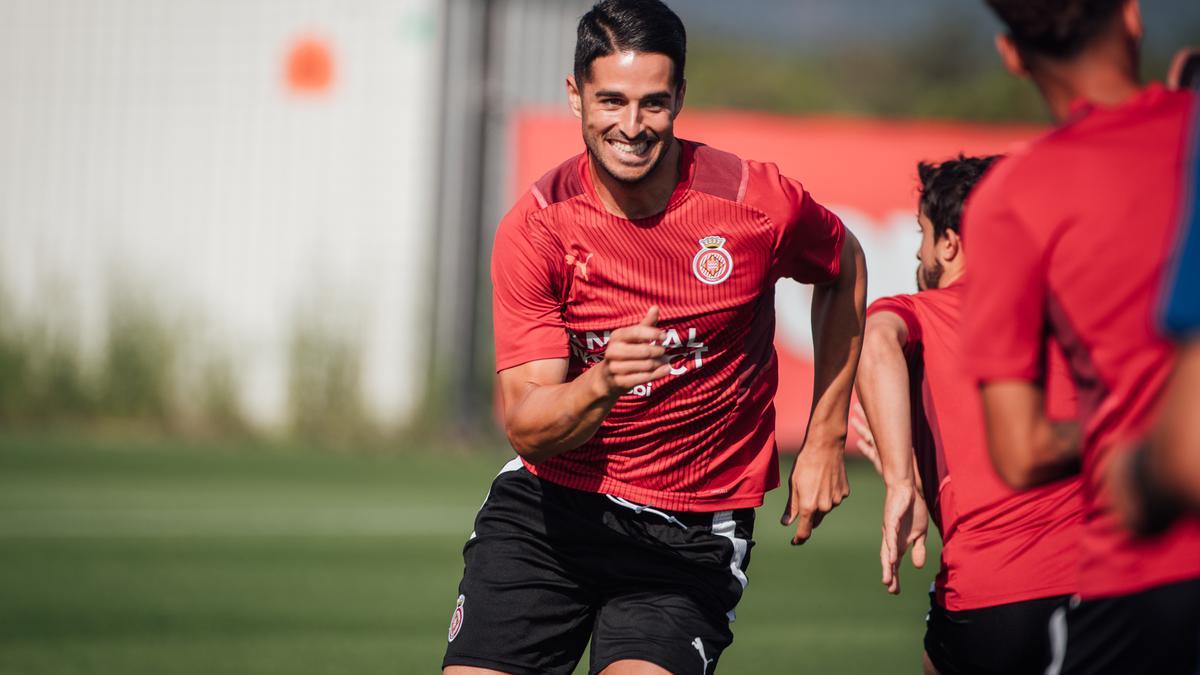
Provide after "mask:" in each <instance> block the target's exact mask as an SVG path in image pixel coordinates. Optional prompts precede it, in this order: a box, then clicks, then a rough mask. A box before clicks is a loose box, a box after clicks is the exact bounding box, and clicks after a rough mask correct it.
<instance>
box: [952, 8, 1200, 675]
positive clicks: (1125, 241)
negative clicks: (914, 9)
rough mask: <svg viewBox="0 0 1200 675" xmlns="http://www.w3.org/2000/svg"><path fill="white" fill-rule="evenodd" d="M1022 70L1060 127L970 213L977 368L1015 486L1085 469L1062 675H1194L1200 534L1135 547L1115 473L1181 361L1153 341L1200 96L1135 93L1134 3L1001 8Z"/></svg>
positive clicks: (970, 362)
mask: <svg viewBox="0 0 1200 675" xmlns="http://www.w3.org/2000/svg"><path fill="white" fill-rule="evenodd" d="M988 4H989V5H990V6H991V7H992V9H993V10H995V12H996V14H997V15H998V16H999V17H1000V19H1001V21H1002V22H1003V23H1004V24H1005V25H1006V27H1007V29H1008V32H1007V33H1006V34H1004V35H1002V36H1000V37H999V38H997V47H998V49H999V51H1000V54H1001V56H1002V59H1003V61H1004V63H1005V65H1006V66H1007V67H1008V68H1009V70H1011V71H1013V72H1014V73H1017V74H1021V75H1025V76H1028V77H1029V78H1031V79H1032V80H1033V82H1034V84H1035V85H1037V87H1038V89H1039V91H1040V92H1041V94H1042V96H1043V97H1044V98H1045V100H1046V102H1047V104H1048V106H1049V108H1050V110H1051V112H1052V113H1053V115H1054V117H1055V118H1056V120H1057V121H1058V123H1059V125H1058V127H1057V128H1056V129H1054V130H1053V131H1051V132H1049V133H1047V134H1046V135H1045V136H1043V137H1041V138H1040V139H1038V140H1036V141H1035V142H1034V143H1032V144H1031V145H1030V146H1029V147H1027V148H1025V149H1024V150H1022V151H1020V152H1017V153H1014V154H1013V155H1012V156H1011V157H1009V158H1008V159H1006V160H1005V161H1004V162H1002V163H1000V164H999V165H997V167H996V168H995V169H994V170H993V171H992V172H990V173H989V175H988V177H987V178H986V179H984V181H983V182H982V183H981V184H980V186H979V188H978V189H977V190H976V192H975V194H974V195H973V196H972V198H971V201H970V202H969V203H968V207H967V212H966V216H965V220H964V225H963V227H964V230H965V231H964V234H965V236H966V244H967V247H968V249H969V250H970V251H972V255H973V258H972V261H971V268H970V270H969V271H968V285H967V303H966V313H965V317H964V322H965V333H964V335H965V341H964V343H963V350H964V352H965V359H964V363H965V364H966V366H967V367H968V368H969V369H970V370H971V371H972V372H973V374H974V375H975V377H976V379H977V380H978V382H979V385H980V387H981V395H982V399H983V407H984V416H985V421H986V423H987V429H988V441H989V449H990V451H991V455H992V459H993V461H994V462H995V465H996V468H997V469H998V471H999V473H1000V475H1001V476H1003V477H1004V478H1005V479H1006V480H1007V481H1008V482H1009V483H1010V484H1012V485H1014V486H1018V487H1028V486H1032V485H1035V484H1038V483H1042V482H1045V481H1048V480H1053V479H1056V478H1058V477H1059V476H1061V475H1063V474H1064V473H1067V472H1070V471H1072V470H1073V469H1074V467H1075V466H1077V465H1080V463H1081V464H1082V472H1083V480H1084V533H1083V536H1082V538H1081V543H1082V547H1083V550H1082V553H1081V556H1082V557H1081V564H1080V579H1079V596H1080V598H1081V602H1080V603H1079V604H1078V605H1077V606H1073V607H1072V608H1071V609H1070V611H1067V612H1065V620H1056V621H1054V622H1052V626H1053V629H1054V638H1055V647H1056V653H1055V656H1056V658H1055V661H1054V663H1053V664H1052V668H1051V670H1050V671H1049V672H1052V673H1057V672H1067V673H1122V674H1127V673H1156V674H1163V673H1186V674H1188V675H1194V673H1196V671H1197V668H1198V666H1200V663H1198V660H1200V644H1198V643H1200V519H1198V518H1196V517H1194V516H1193V517H1188V518H1183V519H1180V520H1179V521H1177V522H1176V523H1175V524H1174V525H1173V526H1172V527H1171V528H1170V529H1168V530H1167V531H1165V532H1164V533H1162V534H1160V535H1158V536H1155V537H1151V538H1147V539H1138V538H1136V537H1134V536H1133V535H1132V534H1131V533H1130V532H1129V531H1128V530H1126V529H1125V528H1124V527H1122V525H1121V523H1120V520H1119V518H1118V516H1117V514H1116V513H1115V512H1114V508H1113V500H1112V497H1113V495H1112V494H1111V492H1110V490H1109V488H1108V486H1107V485H1106V484H1105V480H1104V477H1105V475H1106V469H1107V467H1108V466H1109V464H1110V463H1111V462H1113V461H1114V459H1116V458H1118V457H1119V456H1123V453H1125V452H1127V450H1125V449H1124V448H1128V447H1129V446H1130V445H1131V443H1132V442H1134V441H1135V440H1136V439H1138V438H1140V437H1142V436H1143V435H1144V434H1145V433H1146V432H1147V431H1148V429H1149V428H1150V426H1151V424H1152V423H1153V420H1154V418H1155V414H1156V412H1157V411H1158V409H1159V407H1160V405H1161V402H1162V399H1163V392H1164V390H1165V386H1166V383H1167V380H1168V377H1169V375H1170V373H1171V371H1172V368H1173V367H1174V364H1175V360H1176V350H1175V346H1174V345H1173V344H1172V343H1171V342H1170V341H1169V340H1167V339H1166V338H1164V337H1163V336H1162V335H1161V333H1160V332H1158V331H1157V330H1156V327H1155V318H1156V314H1157V310H1158V307H1159V304H1160V299H1159V295H1160V293H1161V292H1162V289H1163V286H1164V281H1163V280H1164V276H1165V275H1164V270H1165V269H1166V266H1167V263H1168V260H1169V259H1170V256H1171V252H1172V248H1173V247H1174V246H1175V245H1176V244H1175V243H1176V241H1177V240H1178V233H1179V232H1178V231H1179V229H1180V227H1179V225H1180V222H1181V219H1182V217H1183V216H1182V214H1183V213H1184V212H1185V210H1186V209H1185V208H1184V207H1183V206H1182V205H1181V202H1182V197H1183V196H1184V194H1185V192H1184V190H1183V186H1184V182H1185V181H1184V178H1185V174H1184V167H1185V166H1186V165H1187V163H1188V158H1187V154H1188V152H1189V150H1188V148H1189V147H1190V146H1191V144H1190V143H1189V139H1190V138H1191V137H1192V136H1193V135H1194V133H1195V131H1196V124H1197V113H1198V110H1197V102H1196V96H1195V94H1194V93H1192V92H1171V91H1168V90H1167V89H1165V88H1164V87H1162V86H1161V85H1158V84H1152V85H1150V86H1145V87H1143V86H1142V85H1141V83H1140V82H1139V80H1138V75H1137V73H1138V51H1139V42H1140V39H1141V36H1142V23H1141V16H1140V11H1139V7H1138V3H1137V1H1136V0H988ZM1047 334H1050V335H1053V336H1054V337H1055V339H1056V340H1057V341H1058V342H1059V343H1061V344H1062V345H1063V349H1064V351H1065V353H1066V355H1067V359H1068V363H1069V364H1070V369H1071V374H1072V376H1073V378H1074V380H1075V383H1076V389H1077V391H1078V395H1079V408H1080V426H1078V427H1070V426H1064V425H1055V424H1053V423H1051V422H1050V420H1049V419H1048V418H1047V417H1046V415H1045V414H1044V413H1043V410H1044V406H1043V404H1042V399H1043V392H1042V382H1043V380H1044V379H1045V378H1044V372H1045V368H1044V364H1045V362H1046V357H1045V351H1044V344H1045V341H1044V337H1045V336H1046V335H1047Z"/></svg>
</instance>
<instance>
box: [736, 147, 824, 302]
mask: <svg viewBox="0 0 1200 675" xmlns="http://www.w3.org/2000/svg"><path fill="white" fill-rule="evenodd" d="M748 172H749V175H748V178H747V186H746V188H747V189H746V201H747V203H749V204H750V205H751V206H754V207H756V208H758V209H760V210H762V211H763V212H765V213H766V214H767V216H768V217H769V218H770V219H771V221H772V223H773V224H774V225H775V226H776V228H777V230H776V236H775V248H774V251H773V253H774V255H773V258H772V261H771V269H772V273H773V275H774V278H776V279H780V278H783V277H787V278H789V279H795V280H796V281H799V282H801V283H806V284H821V283H825V282H828V281H832V280H833V279H835V278H836V277H837V275H838V273H839V271H840V269H841V258H842V242H843V241H844V240H845V237H846V235H845V232H846V228H845V226H843V225H842V220H841V219H840V218H838V217H837V216H836V215H834V214H833V212H832V211H830V210H829V209H827V208H825V207H824V206H821V205H820V204H818V203H817V201H816V200H815V199H813V198H812V195H811V194H809V193H808V191H807V190H805V189H804V186H802V185H801V184H800V183H798V182H797V181H794V180H792V179H791V178H788V177H786V176H783V175H780V173H779V169H778V168H777V167H776V166H775V165H774V164H760V163H758V162H749V163H748Z"/></svg>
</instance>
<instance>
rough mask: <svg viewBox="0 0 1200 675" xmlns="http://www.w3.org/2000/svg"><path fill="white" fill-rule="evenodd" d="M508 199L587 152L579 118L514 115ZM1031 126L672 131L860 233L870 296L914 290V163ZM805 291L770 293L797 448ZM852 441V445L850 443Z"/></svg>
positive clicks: (780, 404) (699, 119)
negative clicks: (759, 164)
mask: <svg viewBox="0 0 1200 675" xmlns="http://www.w3.org/2000/svg"><path fill="white" fill-rule="evenodd" d="M514 131H515V134H514V138H515V139H516V166H515V167H514V168H515V179H514V182H513V189H514V199H515V198H516V196H517V195H519V193H520V192H522V191H524V190H525V189H527V188H528V187H529V185H530V184H532V183H533V182H534V181H536V180H537V179H538V178H539V177H541V175H542V174H543V173H545V172H546V171H547V170H549V169H551V168H553V167H555V166H557V165H558V164H559V163H560V162H562V161H563V160H564V159H566V158H567V157H570V156H571V155H574V154H577V153H579V152H580V151H581V150H582V149H583V141H582V139H581V137H580V127H579V121H578V120H577V119H575V118H574V117H572V116H570V115H569V114H567V113H560V112H557V111H539V110H531V111H526V112H524V113H523V114H521V115H518V116H517V120H516V128H515V129H514ZM1039 131H1040V129H1039V128H1038V127H1034V126H1028V125H1022V126H1018V125H979V124H964V123H957V122H930V121H921V122H897V121H882V120H867V119H849V118H819V117H808V118H798V117H784V116H777V115H766V114H760V113H748V112H724V111H723V112H710V111H698V112H697V111H686V112H684V113H683V114H682V115H681V116H680V118H679V121H678V122H677V124H676V134H677V135H679V136H680V137H682V138H687V139H690V140H695V141H700V142H702V143H706V144H708V145H711V146H713V147H715V148H720V149H722V150H727V151H730V152H733V153H736V154H738V155H740V156H742V157H745V158H747V159H755V160H760V161H771V162H775V163H776V164H778V165H779V167H780V169H781V170H782V171H783V173H784V174H786V175H788V176H791V177H793V178H795V179H797V180H799V181H800V182H802V183H803V184H804V186H805V188H807V189H808V191H809V192H811V193H812V195H813V197H814V198H815V199H816V200H817V201H819V202H821V203H822V204H824V205H825V206H827V207H829V208H830V209H832V210H833V211H834V212H836V213H837V214H838V215H839V216H841V217H842V220H843V221H845V223H846V225H847V226H848V227H849V228H850V229H851V230H852V231H853V232H854V233H855V234H856V235H857V236H858V238H859V240H860V241H861V242H862V244H863V248H864V250H865V251H866V255H867V266H868V270H869V278H870V284H869V288H870V290H869V297H870V299H874V298H878V297H882V296H886V295H893V294H896V293H911V292H913V291H915V290H916V285H915V281H914V278H915V271H916V257H915V256H916V252H917V246H918V244H919V243H920V235H919V233H918V229H917V223H916V217H915V215H914V214H915V213H916V208H917V168H916V167H917V162H918V161H921V160H926V161H929V160H932V161H940V160H942V159H945V158H948V157H951V156H954V155H956V154H957V153H959V152H963V153H966V154H998V153H1004V152H1008V151H1011V150H1012V149H1013V148H1014V147H1016V146H1018V145H1019V144H1020V143H1022V142H1025V141H1027V140H1028V139H1030V138H1032V137H1033V136H1035V135H1036V134H1037V133H1039ZM810 297H811V290H810V289H808V288H807V287H802V286H800V285H798V284H795V283H792V282H789V281H783V282H781V283H780V284H779V287H778V289H777V292H776V310H777V316H778V328H777V330H776V336H775V340H776V347H777V349H778V351H779V368H780V372H779V393H778V395H777V396H776V398H775V402H776V406H777V408H778V411H779V415H778V420H779V422H778V438H779V444H780V446H781V447H783V448H784V449H788V450H796V449H798V448H799V447H800V445H801V443H802V442H803V440H804V431H805V427H806V425H807V423H808V411H809V408H810V407H811V404H812V331H811V327H810V324H809V298H810ZM853 440H854V439H851V443H850V447H853Z"/></svg>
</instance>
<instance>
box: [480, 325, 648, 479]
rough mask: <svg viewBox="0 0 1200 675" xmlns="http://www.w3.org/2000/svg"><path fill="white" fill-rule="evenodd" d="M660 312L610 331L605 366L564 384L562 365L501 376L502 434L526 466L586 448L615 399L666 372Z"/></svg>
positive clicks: (535, 364) (541, 364)
mask: <svg viewBox="0 0 1200 675" xmlns="http://www.w3.org/2000/svg"><path fill="white" fill-rule="evenodd" d="M657 324H658V307H651V308H650V309H649V310H648V311H647V312H646V316H645V317H644V318H643V319H642V320H641V322H639V323H637V324H636V325H633V326H626V327H624V328H619V329H617V330H615V331H613V333H612V336H611V338H610V339H609V342H608V345H607V346H606V348H605V352H604V360H603V361H601V362H600V363H597V364H596V365H595V366H593V367H591V368H589V369H588V370H587V371H585V372H584V373H583V374H582V375H580V376H579V377H577V378H575V379H574V380H571V381H570V382H567V381H565V380H566V377H567V360H566V359H541V360H537V361H530V362H528V363H524V364H521V365H519V366H515V367H512V368H507V369H505V370H502V371H500V395H501V399H502V401H503V403H504V431H505V433H506V434H507V435H508V440H509V443H511V444H512V446H513V449H515V450H516V451H517V454H519V455H520V456H521V457H522V458H524V459H525V460H526V461H527V462H529V463H530V464H538V463H539V462H543V461H545V460H547V459H550V458H551V457H554V456H555V455H559V454H562V453H564V452H567V451H568V450H574V449H575V448H578V447H579V446H581V445H583V444H584V443H586V442H587V441H588V440H589V439H591V438H592V436H594V435H595V433H596V430H597V429H599V428H600V424H601V422H603V421H604V418H605V417H607V416H608V413H609V411H611V410H612V407H613V405H614V404H616V402H617V399H618V398H620V397H621V396H622V395H623V394H625V393H626V392H627V391H629V390H630V389H632V388H634V387H636V386H638V385H642V384H646V383H647V382H653V381H655V380H657V379H659V378H661V377H663V376H665V375H666V374H667V373H668V372H669V371H670V368H671V367H670V365H669V364H668V363H667V359H666V355H665V354H666V352H665V349H664V348H663V347H662V339H663V335H662V331H661V330H659V328H658V325H657Z"/></svg>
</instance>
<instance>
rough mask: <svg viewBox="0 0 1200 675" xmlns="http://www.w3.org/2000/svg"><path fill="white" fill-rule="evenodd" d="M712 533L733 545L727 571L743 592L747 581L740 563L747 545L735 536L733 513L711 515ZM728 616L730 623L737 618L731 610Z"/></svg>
mask: <svg viewBox="0 0 1200 675" xmlns="http://www.w3.org/2000/svg"><path fill="white" fill-rule="evenodd" d="M712 533H713V534H715V535H717V536H718V537H725V538H726V539H728V540H729V542H730V543H731V544H733V560H731V561H729V571H730V572H732V573H733V578H735V579H737V580H738V583H739V584H741V585H742V590H745V589H746V584H747V583H749V580H748V579H747V578H746V572H745V571H743V570H742V563H743V562H744V561H745V560H746V550H747V549H748V548H749V544H748V543H747V542H746V540H745V539H739V538H738V536H737V522H736V521H734V519H733V511H717V512H716V513H714V514H713V522H712ZM728 616H729V620H730V622H732V621H733V620H734V619H735V618H737V617H736V615H735V614H734V613H733V610H732V609H731V610H729V614H728Z"/></svg>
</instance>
